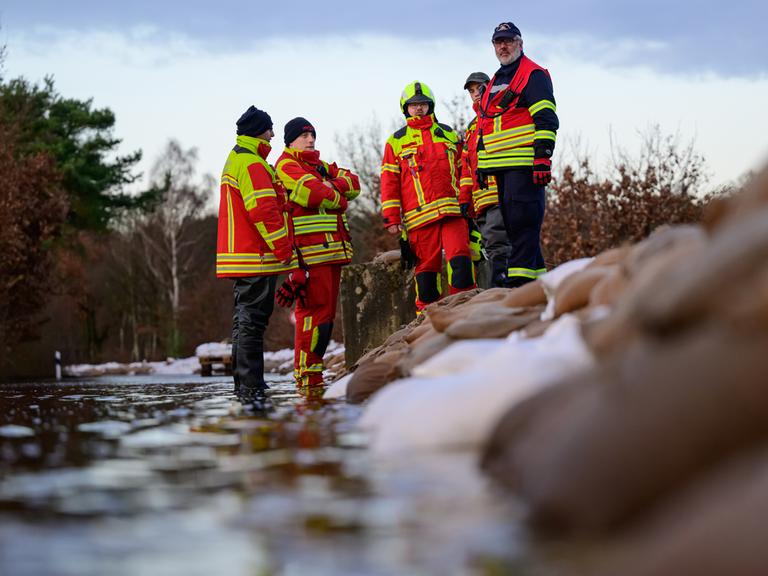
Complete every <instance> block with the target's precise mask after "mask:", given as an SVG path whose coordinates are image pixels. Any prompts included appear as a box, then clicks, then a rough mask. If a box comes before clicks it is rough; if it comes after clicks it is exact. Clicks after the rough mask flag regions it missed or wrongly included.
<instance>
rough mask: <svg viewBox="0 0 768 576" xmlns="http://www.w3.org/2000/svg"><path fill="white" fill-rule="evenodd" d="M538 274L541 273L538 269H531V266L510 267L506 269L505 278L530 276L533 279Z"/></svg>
mask: <svg viewBox="0 0 768 576" xmlns="http://www.w3.org/2000/svg"><path fill="white" fill-rule="evenodd" d="M545 271H546V270H545ZM540 275H541V273H540V272H539V271H538V270H533V269H532V268H510V269H509V270H507V278H511V277H512V276H517V277H518V278H532V279H534V280H535V279H536V278H538V277H539V276H540Z"/></svg>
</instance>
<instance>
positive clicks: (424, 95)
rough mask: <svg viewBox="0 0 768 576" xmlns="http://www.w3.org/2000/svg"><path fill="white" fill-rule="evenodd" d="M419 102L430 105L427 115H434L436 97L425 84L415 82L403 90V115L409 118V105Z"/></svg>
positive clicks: (401, 97) (401, 101)
mask: <svg viewBox="0 0 768 576" xmlns="http://www.w3.org/2000/svg"><path fill="white" fill-rule="evenodd" d="M417 102H427V103H428V104H429V108H428V111H427V114H432V112H434V111H435V97H434V95H433V94H432V90H430V88H429V86H427V85H426V84H424V82H419V81H418V80H414V81H413V82H411V83H410V84H408V85H407V86H406V87H405V88H404V89H403V94H402V95H401V96H400V108H402V110H403V114H405V115H406V116H408V104H416V103H417Z"/></svg>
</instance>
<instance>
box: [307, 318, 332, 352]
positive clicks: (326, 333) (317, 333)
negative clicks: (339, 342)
mask: <svg viewBox="0 0 768 576" xmlns="http://www.w3.org/2000/svg"><path fill="white" fill-rule="evenodd" d="M331 332H333V322H326V323H325V324H319V325H318V326H316V327H315V330H314V333H313V334H312V347H311V348H312V352H314V353H315V354H317V355H318V356H320V357H322V356H323V355H324V354H325V350H326V348H328V343H329V342H330V341H331Z"/></svg>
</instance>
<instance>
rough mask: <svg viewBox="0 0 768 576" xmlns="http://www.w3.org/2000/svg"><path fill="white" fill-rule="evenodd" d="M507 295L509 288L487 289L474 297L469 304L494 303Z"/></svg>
mask: <svg viewBox="0 0 768 576" xmlns="http://www.w3.org/2000/svg"><path fill="white" fill-rule="evenodd" d="M508 294H509V288H488V289H487V290H483V291H482V292H480V293H479V294H477V295H476V296H473V297H472V299H471V300H470V301H469V304H472V305H474V304H481V303H485V302H496V301H498V300H503V299H504V298H505V297H506V296H507V295H508Z"/></svg>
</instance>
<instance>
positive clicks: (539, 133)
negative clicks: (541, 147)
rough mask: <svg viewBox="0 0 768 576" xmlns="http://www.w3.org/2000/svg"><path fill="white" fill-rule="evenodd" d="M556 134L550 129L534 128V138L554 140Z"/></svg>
mask: <svg viewBox="0 0 768 576" xmlns="http://www.w3.org/2000/svg"><path fill="white" fill-rule="evenodd" d="M556 137H557V135H556V134H555V133H554V132H552V130H536V134H535V135H534V137H533V138H534V140H554V139H555V138H556Z"/></svg>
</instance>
